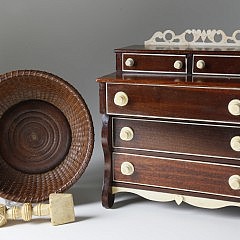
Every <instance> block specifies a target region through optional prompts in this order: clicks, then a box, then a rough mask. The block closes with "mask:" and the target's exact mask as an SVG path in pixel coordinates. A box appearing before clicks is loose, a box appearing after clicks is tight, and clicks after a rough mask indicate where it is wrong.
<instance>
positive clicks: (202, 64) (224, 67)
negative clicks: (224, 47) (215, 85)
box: [192, 55, 240, 75]
mask: <svg viewBox="0 0 240 240" xmlns="http://www.w3.org/2000/svg"><path fill="white" fill-rule="evenodd" d="M192 68H193V73H196V74H206V75H211V74H212V75H240V56H227V55H215V56H211V55H194V56H193V67H192Z"/></svg>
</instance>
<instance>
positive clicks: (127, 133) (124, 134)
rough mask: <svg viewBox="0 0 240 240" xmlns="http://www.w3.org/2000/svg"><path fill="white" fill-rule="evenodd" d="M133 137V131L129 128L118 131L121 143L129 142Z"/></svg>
mask: <svg viewBox="0 0 240 240" xmlns="http://www.w3.org/2000/svg"><path fill="white" fill-rule="evenodd" d="M133 136H134V134H133V130H132V129H131V128H130V127H123V128H122V129H121V131H120V138H121V139H122V140H123V141H131V140H132V139H133Z"/></svg>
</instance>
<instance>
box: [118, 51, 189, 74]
mask: <svg viewBox="0 0 240 240" xmlns="http://www.w3.org/2000/svg"><path fill="white" fill-rule="evenodd" d="M186 59H187V58H186V56H185V55H173V54H144V53H141V54H138V53H123V54H122V71H128V72H152V73H187V67H186V66H187V63H186Z"/></svg>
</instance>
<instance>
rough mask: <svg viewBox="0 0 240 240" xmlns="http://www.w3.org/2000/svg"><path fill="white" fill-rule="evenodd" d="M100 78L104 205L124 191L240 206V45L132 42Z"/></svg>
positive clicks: (200, 203) (201, 203)
mask: <svg viewBox="0 0 240 240" xmlns="http://www.w3.org/2000/svg"><path fill="white" fill-rule="evenodd" d="M115 52H116V72H115V73H112V74H109V75H106V76H103V77H101V78H98V79H97V81H98V83H99V93H100V112H101V114H102V116H103V117H102V120H103V128H102V146H103V150H104V158H105V173H104V185H103V192H102V203H103V206H104V207H106V208H109V207H111V206H112V205H113V203H114V195H115V194H116V193H118V192H131V193H135V194H138V195H140V196H142V197H145V198H147V199H150V200H155V201H163V202H164V201H176V203H177V204H180V203H181V202H183V201H184V202H186V203H189V204H191V205H194V206H198V207H205V208H219V207H225V206H230V205H232V206H240V48H239V47H234V46H231V47H224V46H221V47H218V48H216V47H213V46H205V47H204V48H202V47H199V46H193V47H189V46H187V47H186V46H185V47H184V46H181V45H179V46H174V47H173V46H167V45H164V46H161V45H160V46H159V45H150V46H149V45H145V46H130V47H126V48H121V49H116V50H115Z"/></svg>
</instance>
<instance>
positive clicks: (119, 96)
mask: <svg viewBox="0 0 240 240" xmlns="http://www.w3.org/2000/svg"><path fill="white" fill-rule="evenodd" d="M114 103H115V105H117V106H120V107H123V106H126V105H127V104H128V96H127V94H126V93H125V92H117V93H116V94H115V96H114Z"/></svg>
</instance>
